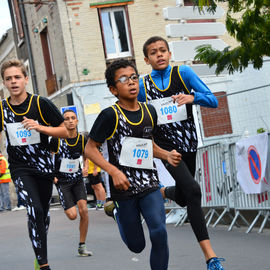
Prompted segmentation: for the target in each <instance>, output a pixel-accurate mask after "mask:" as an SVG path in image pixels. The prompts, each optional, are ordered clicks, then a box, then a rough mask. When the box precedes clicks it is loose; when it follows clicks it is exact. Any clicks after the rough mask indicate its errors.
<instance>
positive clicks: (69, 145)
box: [50, 110, 93, 257]
mask: <svg viewBox="0 0 270 270" xmlns="http://www.w3.org/2000/svg"><path fill="white" fill-rule="evenodd" d="M63 117H64V125H65V127H66V129H67V131H68V138H67V139H56V138H52V139H51V141H50V149H51V151H52V152H54V165H55V168H54V172H55V178H54V183H55V184H56V188H57V191H58V194H59V198H60V202H61V205H62V207H63V208H64V210H65V214H66V216H67V217H68V218H69V219H70V220H75V219H76V218H77V209H76V206H78V211H79V214H80V225H79V230H80V242H79V247H78V256H84V257H85V256H91V255H93V254H92V252H91V251H88V250H87V249H86V245H85V240H86V236H87V232H88V208H87V195H86V189H85V185H84V181H83V178H82V177H83V175H82V169H81V166H80V157H81V156H83V153H84V147H85V144H86V142H85V138H84V136H83V135H82V134H80V133H78V132H77V125H78V119H77V115H76V113H75V112H74V111H72V110H66V111H64V113H63ZM86 162H87V161H86V160H85V158H84V164H85V163H86ZM84 170H86V171H87V169H85V168H84Z"/></svg>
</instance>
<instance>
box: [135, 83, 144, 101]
mask: <svg viewBox="0 0 270 270" xmlns="http://www.w3.org/2000/svg"><path fill="white" fill-rule="evenodd" d="M139 86H140V91H139V94H138V97H137V99H138V101H140V102H146V96H145V88H144V83H143V78H141V79H140V81H139Z"/></svg>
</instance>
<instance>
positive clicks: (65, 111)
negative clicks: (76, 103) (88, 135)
mask: <svg viewBox="0 0 270 270" xmlns="http://www.w3.org/2000/svg"><path fill="white" fill-rule="evenodd" d="M68 112H73V113H74V114H75V115H76V117H77V114H76V113H75V112H74V111H73V110H71V109H68V110H64V112H63V113H62V115H63V116H64V115H65V113H68Z"/></svg>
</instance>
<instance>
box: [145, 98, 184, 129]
mask: <svg viewBox="0 0 270 270" xmlns="http://www.w3.org/2000/svg"><path fill="white" fill-rule="evenodd" d="M149 104H152V105H153V106H154V107H155V109H156V112H157V116H158V121H157V124H158V125H163V124H168V123H174V122H178V121H183V120H187V109H186V105H182V106H177V103H174V102H173V99H172V98H171V97H166V98H161V99H154V100H150V101H149Z"/></svg>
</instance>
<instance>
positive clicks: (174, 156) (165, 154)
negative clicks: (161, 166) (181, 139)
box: [153, 141, 182, 167]
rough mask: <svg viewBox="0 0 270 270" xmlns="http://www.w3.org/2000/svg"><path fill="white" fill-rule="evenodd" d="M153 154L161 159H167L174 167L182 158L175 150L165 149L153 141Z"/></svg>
mask: <svg viewBox="0 0 270 270" xmlns="http://www.w3.org/2000/svg"><path fill="white" fill-rule="evenodd" d="M153 154H154V157H155V158H159V159H163V160H166V161H168V162H169V163H170V164H171V165H172V166H174V167H176V166H177V165H178V164H179V162H180V161H181V159H182V155H181V154H180V153H178V152H177V151H176V150H172V151H170V152H169V151H167V150H165V149H162V148H161V147H159V146H158V145H157V144H156V143H155V142H154V141H153Z"/></svg>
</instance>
